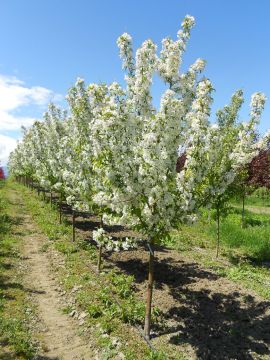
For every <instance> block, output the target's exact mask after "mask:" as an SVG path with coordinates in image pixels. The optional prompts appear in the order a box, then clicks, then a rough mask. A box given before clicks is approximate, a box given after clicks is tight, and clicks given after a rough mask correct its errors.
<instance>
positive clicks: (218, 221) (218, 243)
mask: <svg viewBox="0 0 270 360" xmlns="http://www.w3.org/2000/svg"><path fill="white" fill-rule="evenodd" d="M219 246H220V209H219V206H218V207H217V253H216V257H217V258H218V255H219Z"/></svg>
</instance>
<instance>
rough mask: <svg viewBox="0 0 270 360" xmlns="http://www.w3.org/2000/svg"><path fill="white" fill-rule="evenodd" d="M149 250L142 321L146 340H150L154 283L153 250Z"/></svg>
mask: <svg viewBox="0 0 270 360" xmlns="http://www.w3.org/2000/svg"><path fill="white" fill-rule="evenodd" d="M149 250H150V252H149V271H148V285H147V296H146V308H145V322H144V335H145V337H146V339H147V340H150V328H151V312H152V298H153V284H154V260H155V257H154V252H153V251H152V249H151V247H150V249H149Z"/></svg>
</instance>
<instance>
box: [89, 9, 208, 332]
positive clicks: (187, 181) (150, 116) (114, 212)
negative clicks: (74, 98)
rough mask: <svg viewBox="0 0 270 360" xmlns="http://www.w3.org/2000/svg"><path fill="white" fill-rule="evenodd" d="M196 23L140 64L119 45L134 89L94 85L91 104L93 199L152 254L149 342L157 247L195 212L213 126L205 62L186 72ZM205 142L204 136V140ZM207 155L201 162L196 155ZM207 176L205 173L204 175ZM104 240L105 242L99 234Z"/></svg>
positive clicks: (151, 49)
mask: <svg viewBox="0 0 270 360" xmlns="http://www.w3.org/2000/svg"><path fill="white" fill-rule="evenodd" d="M193 25H194V19H193V18H192V17H190V16H187V17H186V18H185V19H184V21H183V24H182V30H181V31H179V33H178V40H177V41H176V42H174V41H172V40H170V39H165V40H164V41H163V48H162V50H161V54H160V56H159V57H158V55H157V47H156V45H155V44H154V43H153V42H152V41H151V40H147V41H145V42H144V43H143V44H142V46H141V47H140V48H139V49H138V50H137V51H136V56H135V58H134V57H133V49H132V40H131V37H130V36H129V35H128V34H123V35H122V36H120V38H119V39H118V46H119V48H120V55H121V57H122V59H123V68H124V69H125V70H126V72H127V75H126V82H127V87H126V89H123V88H122V87H121V86H120V85H119V84H117V83H113V84H111V85H109V86H107V85H105V84H101V85H96V84H91V85H90V86H89V88H88V90H89V96H90V103H91V104H92V106H93V109H94V111H95V114H94V123H93V125H92V132H91V135H92V137H93V139H92V140H91V142H92V144H93V152H94V158H93V169H94V171H95V174H96V175H95V176H94V197H93V200H94V201H95V202H96V203H97V204H98V205H100V206H102V207H104V209H106V215H105V216H104V220H105V221H106V222H108V223H121V224H125V225H128V226H132V227H133V228H134V229H136V230H137V231H139V233H140V234H141V236H142V237H144V238H145V239H146V240H147V241H148V244H149V247H150V255H149V275H148V291H147V303H146V316H145V330H144V331H145V336H146V337H147V338H149V336H150V319H151V304H152V291H153V279H154V251H153V247H154V245H155V244H157V243H160V242H161V241H162V240H163V239H164V238H165V237H166V236H168V234H169V232H170V230H171V229H172V228H173V227H176V226H178V224H179V222H181V221H184V220H185V219H187V218H188V217H189V216H190V215H191V214H192V212H193V211H194V209H195V208H196V197H194V196H193V195H194V194H193V191H192V187H193V186H194V184H197V182H201V178H200V177H199V176H196V172H197V171H200V172H201V170H200V169H201V164H200V163H199V160H201V158H202V157H203V147H204V145H205V144H204V134H205V133H206V131H207V128H208V126H209V121H208V117H209V112H210V104H211V101H212V98H211V92H212V85H211V83H210V81H209V80H207V79H202V80H199V79H198V75H199V74H200V72H201V71H202V70H203V67H204V62H203V61H201V60H199V61H197V62H196V63H195V64H193V65H192V66H191V67H190V68H189V70H188V71H187V73H185V74H180V73H179V66H180V64H181V61H182V55H183V52H184V50H185V47H186V42H187V39H188V38H189V34H190V30H191V28H192V26H193ZM155 74H159V75H160V76H161V78H162V79H164V81H165V83H167V84H168V85H169V88H168V89H167V90H166V91H165V93H164V94H163V95H162V98H161V102H160V108H159V109H155V108H154V106H153V101H152V96H151V86H152V83H153V76H154V75H155ZM198 134H199V136H198ZM182 147H185V149H186V151H187V154H188V156H187V161H186V166H185V169H184V171H183V172H182V173H181V176H179V175H178V173H177V172H176V161H177V157H178V151H179V148H182ZM198 148H200V149H199V150H198V151H197V153H198V156H197V157H195V158H193V157H192V156H191V154H195V153H196V149H198ZM197 153H196V154H197ZM201 176H203V172H202V174H201ZM99 237H100V238H103V237H104V234H103V232H102V231H101V230H100V234H99Z"/></svg>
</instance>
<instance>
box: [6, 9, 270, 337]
mask: <svg viewBox="0 0 270 360" xmlns="http://www.w3.org/2000/svg"><path fill="white" fill-rule="evenodd" d="M193 26H194V18H193V17H191V16H186V17H185V19H184V21H183V23H182V27H181V29H180V30H179V31H178V33H177V39H176V40H173V39H171V38H165V39H164V40H163V41H162V48H161V51H160V52H158V51H157V46H156V44H154V43H153V41H151V40H146V41H144V42H143V43H142V45H141V47H139V48H138V49H137V51H136V53H135V54H134V52H133V47H132V38H131V36H130V35H128V34H127V33H124V34H123V35H122V36H120V37H119V38H118V40H117V44H118V47H119V49H120V57H121V59H122V64H123V69H124V71H125V73H126V75H125V82H126V85H125V86H124V87H123V86H121V85H120V84H119V83H116V82H113V83H112V84H105V83H102V84H90V85H85V83H84V81H83V80H81V79H79V80H77V82H76V84H75V85H74V86H73V87H72V88H71V89H70V90H69V92H68V95H67V100H68V104H69V109H68V111H63V110H61V109H60V108H58V107H57V106H56V105H54V104H50V105H49V108H48V111H47V112H46V113H45V114H44V119H43V121H36V122H35V123H34V124H33V126H32V127H31V128H29V129H24V130H23V140H22V141H21V142H20V143H19V144H18V146H17V148H16V149H15V150H14V152H13V153H12V154H11V156H10V161H9V170H10V173H11V174H12V175H14V176H17V177H19V176H27V177H28V178H31V179H33V181H35V182H36V183H38V184H39V185H40V186H41V187H43V188H46V189H48V190H50V191H54V192H58V193H59V194H60V196H61V198H62V199H63V200H65V201H66V202H67V203H68V204H69V205H70V206H71V207H72V209H74V210H77V211H88V212H94V213H96V214H99V215H100V216H101V217H102V223H105V224H115V223H117V224H123V225H125V226H127V227H128V228H132V229H134V230H136V231H137V233H138V234H139V237H140V238H142V239H144V240H146V241H147V242H148V244H149V248H150V250H151V251H150V252H149V285H148V289H147V304H146V316H145V335H146V337H148V338H149V335H150V319H151V303H152V291H153V279H154V245H155V244H158V243H160V242H162V241H163V240H164V239H166V237H167V236H169V234H170V232H171V230H172V229H173V228H178V227H179V226H180V225H181V224H182V223H183V222H187V221H195V220H196V218H197V214H198V211H199V209H200V208H202V207H208V208H215V209H218V211H220V210H221V209H222V206H223V204H224V203H225V202H226V201H227V198H228V196H230V193H231V189H232V187H233V186H234V184H236V182H239V178H240V179H241V177H244V176H245V175H244V173H245V171H244V169H245V167H246V165H247V164H249V163H250V161H251V160H252V159H253V158H254V157H255V156H256V155H257V154H258V153H259V152H260V151H261V150H263V149H264V148H266V146H267V142H268V138H269V136H268V135H266V136H264V137H261V138H259V136H258V131H257V127H258V124H259V120H260V116H261V113H262V110H263V108H264V104H265V100H266V98H265V96H264V95H263V94H262V93H255V94H254V95H252V98H251V103H250V117H249V119H248V120H247V121H245V122H241V121H239V119H238V114H239V111H240V109H241V106H242V104H243V92H242V91H241V90H238V91H236V92H235V93H234V94H233V95H232V97H231V99H230V102H229V104H228V105H226V106H225V107H224V108H223V109H221V110H219V111H218V112H217V113H216V119H215V120H214V119H213V118H211V121H210V114H211V104H212V95H213V90H214V89H213V86H212V83H211V82H210V80H209V79H207V78H206V77H204V76H203V71H204V68H205V61H204V60H201V59H198V60H196V61H195V62H194V63H193V64H192V65H191V66H190V67H189V68H188V70H187V71H186V72H182V71H180V68H181V65H182V57H183V54H184V52H185V50H186V46H187V42H188V40H189V38H190V31H191V29H192V27H193ZM157 75H158V76H159V77H160V79H162V80H163V81H164V84H165V86H166V87H167V89H166V90H165V91H164V93H163V95H162V96H161V99H160V105H159V107H158V108H156V107H155V106H154V104H153V98H152V95H151V89H152V84H153V79H154V78H155V77H156V76H157ZM179 156H180V160H181V157H182V159H183V158H184V160H183V161H182V164H181V166H180V170H179V168H178V171H177V168H176V163H177V159H178V158H179ZM180 162H181V161H180ZM93 238H94V240H95V241H96V242H97V243H98V245H99V247H100V249H101V248H102V247H103V248H106V247H107V248H108V249H110V250H113V248H114V243H113V241H112V239H111V238H110V237H109V236H108V235H107V234H106V232H105V230H104V229H103V228H102V227H101V228H99V229H97V230H96V231H94V233H93ZM126 241H127V240H124V241H123V248H126V247H127V243H126ZM117 246H118V248H119V244H118V245H117Z"/></svg>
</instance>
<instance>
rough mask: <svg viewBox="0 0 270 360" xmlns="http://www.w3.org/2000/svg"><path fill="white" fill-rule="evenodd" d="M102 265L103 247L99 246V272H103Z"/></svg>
mask: <svg viewBox="0 0 270 360" xmlns="http://www.w3.org/2000/svg"><path fill="white" fill-rule="evenodd" d="M101 265H102V245H99V249H98V264H97V269H98V272H100V270H101Z"/></svg>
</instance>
